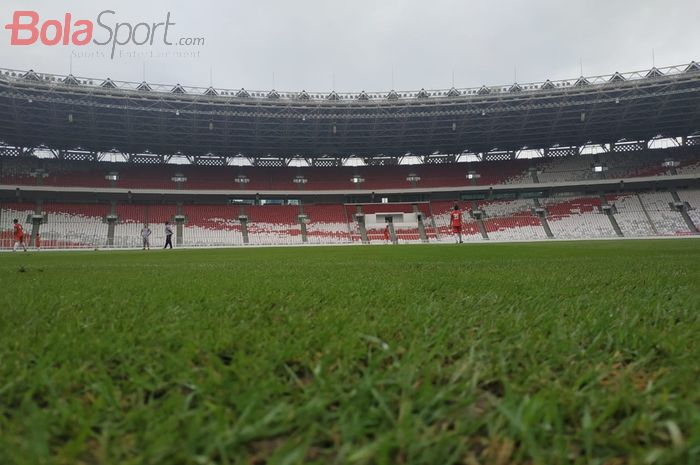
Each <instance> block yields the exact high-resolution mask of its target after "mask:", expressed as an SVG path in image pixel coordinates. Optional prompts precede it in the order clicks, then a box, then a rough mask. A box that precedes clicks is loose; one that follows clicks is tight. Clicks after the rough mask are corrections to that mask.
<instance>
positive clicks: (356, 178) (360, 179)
mask: <svg viewBox="0 0 700 465" xmlns="http://www.w3.org/2000/svg"><path fill="white" fill-rule="evenodd" d="M350 182H351V183H353V184H362V183H363V182H365V178H363V177H362V176H360V175H359V174H355V175H353V177H351V178H350Z"/></svg>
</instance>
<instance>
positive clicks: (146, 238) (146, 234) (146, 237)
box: [141, 224, 151, 250]
mask: <svg viewBox="0 0 700 465" xmlns="http://www.w3.org/2000/svg"><path fill="white" fill-rule="evenodd" d="M141 237H142V238H143V250H146V249H148V250H151V241H150V237H151V228H149V227H148V225H147V224H144V225H143V229H142V230H141Z"/></svg>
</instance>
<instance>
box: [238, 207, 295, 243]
mask: <svg viewBox="0 0 700 465" xmlns="http://www.w3.org/2000/svg"><path fill="white" fill-rule="evenodd" d="M245 214H246V215H247V216H248V239H249V241H250V244H253V245H277V244H282V245H292V244H301V243H302V236H301V224H300V223H299V207H297V206H293V205H263V206H247V207H246V208H245Z"/></svg>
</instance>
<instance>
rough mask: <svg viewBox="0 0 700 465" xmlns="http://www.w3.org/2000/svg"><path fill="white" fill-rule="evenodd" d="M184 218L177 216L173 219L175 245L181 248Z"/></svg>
mask: <svg viewBox="0 0 700 465" xmlns="http://www.w3.org/2000/svg"><path fill="white" fill-rule="evenodd" d="M184 226H185V217H184V216H181V215H178V216H176V217H175V234H176V236H175V244H177V245H178V246H181V245H182V244H183V242H184V236H183V234H184V230H185V228H184Z"/></svg>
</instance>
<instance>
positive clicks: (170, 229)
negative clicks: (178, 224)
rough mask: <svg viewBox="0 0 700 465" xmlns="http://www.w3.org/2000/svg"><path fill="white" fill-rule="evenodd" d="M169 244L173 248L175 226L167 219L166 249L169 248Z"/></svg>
mask: <svg viewBox="0 0 700 465" xmlns="http://www.w3.org/2000/svg"><path fill="white" fill-rule="evenodd" d="M168 246H170V248H171V249H172V248H173V227H172V226H170V222H169V221H166V222H165V247H163V248H164V249H167V248H168Z"/></svg>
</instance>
